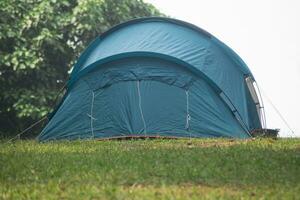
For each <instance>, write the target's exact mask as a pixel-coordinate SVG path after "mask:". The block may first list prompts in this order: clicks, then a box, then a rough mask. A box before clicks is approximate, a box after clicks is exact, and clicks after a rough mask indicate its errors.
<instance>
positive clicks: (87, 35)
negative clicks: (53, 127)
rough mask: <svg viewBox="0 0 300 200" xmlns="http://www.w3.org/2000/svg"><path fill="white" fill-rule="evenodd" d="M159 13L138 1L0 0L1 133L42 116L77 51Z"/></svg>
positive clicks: (16, 130)
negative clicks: (119, 26) (125, 24)
mask: <svg viewBox="0 0 300 200" xmlns="http://www.w3.org/2000/svg"><path fill="white" fill-rule="evenodd" d="M160 15H162V14H161V13H160V12H159V11H158V10H157V9H155V8H154V7H153V6H152V5H150V4H147V3H144V2H143V1H142V0H2V1H0V30H1V32H0V102H1V104H0V134H2V135H8V134H9V135H13V134H16V133H18V132H19V131H21V130H23V129H24V128H25V127H27V126H28V125H29V124H31V123H33V122H34V121H35V120H37V119H39V118H40V117H41V116H44V115H45V114H47V113H48V112H49V110H50V109H51V105H53V103H55V96H56V94H57V92H58V91H59V89H60V88H61V87H62V86H63V85H64V84H65V82H66V81H67V79H68V76H69V72H70V71H71V68H72V66H73V64H74V62H75V61H76V59H77V58H78V56H79V55H80V52H82V51H83V49H84V48H85V47H86V46H87V45H88V43H90V42H91V41H92V40H93V39H94V38H95V37H96V36H97V35H99V34H101V33H102V32H104V31H105V30H107V29H108V28H110V27H111V26H114V25H116V24H118V23H121V22H124V21H127V20H129V19H132V18H137V17H146V16H160Z"/></svg>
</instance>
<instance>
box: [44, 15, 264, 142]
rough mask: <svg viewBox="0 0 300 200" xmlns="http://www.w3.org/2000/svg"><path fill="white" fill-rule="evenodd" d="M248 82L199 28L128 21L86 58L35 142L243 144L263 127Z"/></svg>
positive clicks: (229, 54) (230, 55) (237, 62)
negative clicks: (141, 139) (162, 139)
mask: <svg viewBox="0 0 300 200" xmlns="http://www.w3.org/2000/svg"><path fill="white" fill-rule="evenodd" d="M245 77H251V78H252V79H253V80H254V77H253V75H252V74H251V72H250V70H249V69H248V67H247V66H246V64H245V63H244V62H243V61H242V60H241V58H239V57H238V56H237V54H235V53H234V52H233V51H232V50H231V49H230V48H229V47H227V46H226V45H225V44H223V43H222V42H220V41H219V40H217V39H216V38H215V37H213V36H212V35H210V34H209V33H207V32H206V31H203V30H202V29H200V28H197V27H195V26H193V25H191V24H188V23H186V22H182V21H178V20H173V19H168V18H142V19H136V20H132V21H129V22H125V23H123V24H120V25H118V26H116V27H114V28H112V29H110V30H109V31H107V32H106V33H104V34H103V35H101V36H100V37H98V38H96V40H95V41H94V42H92V43H91V45H90V46H89V47H88V48H87V49H86V50H85V52H83V54H82V55H81V57H80V58H79V60H78V61H77V63H76V65H75V66H74V68H73V71H72V74H71V77H70V80H69V83H68V92H67V93H66V95H65V97H64V99H63V101H62V102H61V104H60V106H59V107H58V108H57V109H56V111H55V113H54V114H53V115H52V118H51V120H50V121H49V123H48V124H47V126H46V127H45V128H44V130H43V131H42V133H41V135H40V136H39V139H40V140H42V141H45V140H53V139H78V138H110V137H122V136H142V135H145V136H172V137H236V138H247V137H249V136H250V135H249V131H251V130H252V129H256V128H260V127H261V123H260V120H259V119H260V116H259V113H258V112H257V109H256V108H257V103H256V102H254V100H253V98H252V95H251V93H250V91H249V87H248V85H247V84H248V83H247V82H246V81H245ZM251 92H253V91H251ZM187 126H188V127H187Z"/></svg>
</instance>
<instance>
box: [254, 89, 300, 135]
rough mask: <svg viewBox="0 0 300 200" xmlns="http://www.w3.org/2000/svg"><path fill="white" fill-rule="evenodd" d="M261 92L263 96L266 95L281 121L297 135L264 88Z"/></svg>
mask: <svg viewBox="0 0 300 200" xmlns="http://www.w3.org/2000/svg"><path fill="white" fill-rule="evenodd" d="M260 90H261V92H262V94H263V95H264V97H265V98H266V99H267V101H268V102H269V103H270V105H271V106H272V107H273V109H274V110H275V112H276V113H277V115H278V116H279V117H280V119H281V120H282V121H283V122H284V124H285V125H286V126H287V128H288V129H289V130H290V131H291V133H292V134H293V135H295V132H294V131H293V129H292V128H291V127H290V125H289V124H288V122H287V120H286V119H285V118H284V117H283V115H282V114H281V113H280V111H279V110H278V108H277V107H276V106H275V105H274V104H273V102H272V101H271V99H270V98H269V97H268V96H267V94H266V92H265V91H264V90H263V89H262V88H260Z"/></svg>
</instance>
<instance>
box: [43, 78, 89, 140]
mask: <svg viewBox="0 0 300 200" xmlns="http://www.w3.org/2000/svg"><path fill="white" fill-rule="evenodd" d="M91 101H92V91H91V90H90V89H89V87H88V85H87V84H86V83H85V82H84V81H79V82H77V84H76V86H75V87H74V89H73V90H72V91H71V92H70V93H69V94H68V96H67V97H66V98H65V100H64V102H63V103H62V105H61V106H60V108H59V109H58V111H57V112H56V113H55V115H54V116H53V118H52V119H51V120H50V121H49V123H48V124H47V125H46V127H45V128H44V129H43V131H42V133H41V134H40V135H39V137H38V139H39V140H42V141H46V140H53V139H75V138H91V137H92V135H91V130H90V128H91V127H90V117H89V116H88V114H90V112H91V111H90V110H91Z"/></svg>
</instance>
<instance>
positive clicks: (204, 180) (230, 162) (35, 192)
mask: <svg viewBox="0 0 300 200" xmlns="http://www.w3.org/2000/svg"><path fill="white" fill-rule="evenodd" d="M232 198H237V199H300V140H299V139H279V140H271V139H270V140H268V139H261V140H226V139H193V140H191V142H190V141H189V140H158V139H157V140H127V141H74V142H53V143H37V142H36V141H16V142H13V143H5V141H2V142H0V199H232Z"/></svg>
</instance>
